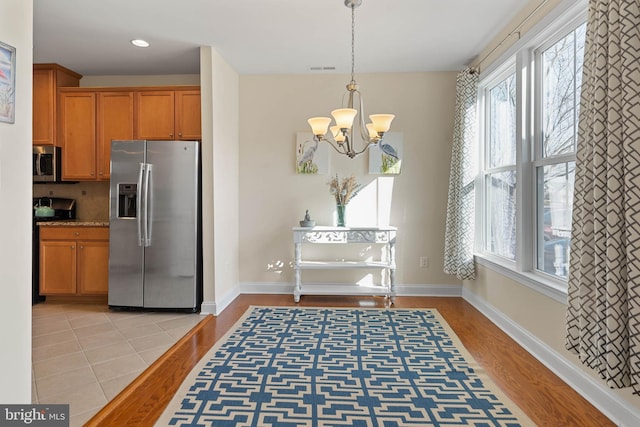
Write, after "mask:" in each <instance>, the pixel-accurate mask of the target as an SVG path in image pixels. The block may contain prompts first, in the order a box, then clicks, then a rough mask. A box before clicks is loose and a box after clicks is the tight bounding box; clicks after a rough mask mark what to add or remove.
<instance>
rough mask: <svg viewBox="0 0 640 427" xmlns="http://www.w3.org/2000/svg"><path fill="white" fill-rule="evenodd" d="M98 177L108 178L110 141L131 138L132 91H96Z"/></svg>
mask: <svg viewBox="0 0 640 427" xmlns="http://www.w3.org/2000/svg"><path fill="white" fill-rule="evenodd" d="M97 102H98V116H97V117H98V124H97V141H96V148H97V155H98V157H97V159H96V165H97V167H98V179H99V180H101V179H109V173H110V167H111V141H112V140H114V139H118V140H128V139H133V92H108V91H102V92H98V100H97Z"/></svg>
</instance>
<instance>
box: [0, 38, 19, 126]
mask: <svg viewBox="0 0 640 427" xmlns="http://www.w3.org/2000/svg"><path fill="white" fill-rule="evenodd" d="M15 87H16V48H15V47H13V46H9V45H8V44H5V43H2V42H0V122H6V123H14V122H15V112H16V110H15V100H16V92H15Z"/></svg>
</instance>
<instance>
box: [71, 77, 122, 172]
mask: <svg viewBox="0 0 640 427" xmlns="http://www.w3.org/2000/svg"><path fill="white" fill-rule="evenodd" d="M59 97H60V99H59V105H60V120H59V123H60V140H61V142H62V147H63V150H62V178H63V179H65V180H72V181H73V180H78V181H93V180H97V181H101V180H108V179H109V169H110V160H111V140H112V139H125V140H126V139H133V92H131V91H117V90H75V89H74V90H61V91H60V92H59Z"/></svg>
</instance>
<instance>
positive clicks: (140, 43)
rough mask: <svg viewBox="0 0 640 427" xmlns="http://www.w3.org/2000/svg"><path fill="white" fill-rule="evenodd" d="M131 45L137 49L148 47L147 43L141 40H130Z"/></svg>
mask: <svg viewBox="0 0 640 427" xmlns="http://www.w3.org/2000/svg"><path fill="white" fill-rule="evenodd" d="M131 44H132V45H134V46H137V47H149V43H148V42H147V41H146V40H142V39H134V40H131Z"/></svg>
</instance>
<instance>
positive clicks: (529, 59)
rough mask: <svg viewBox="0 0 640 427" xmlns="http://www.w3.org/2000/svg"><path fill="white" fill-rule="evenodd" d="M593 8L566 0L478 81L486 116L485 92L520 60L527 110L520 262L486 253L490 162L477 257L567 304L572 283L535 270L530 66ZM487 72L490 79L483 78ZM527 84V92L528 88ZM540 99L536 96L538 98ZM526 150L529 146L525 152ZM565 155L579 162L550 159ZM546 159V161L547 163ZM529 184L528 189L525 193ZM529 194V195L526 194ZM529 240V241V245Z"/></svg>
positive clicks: (479, 197)
mask: <svg viewBox="0 0 640 427" xmlns="http://www.w3.org/2000/svg"><path fill="white" fill-rule="evenodd" d="M587 12H588V1H587V0H578V1H575V0H564V1H562V2H561V3H560V4H559V5H558V6H557V7H556V8H555V9H554V10H553V11H552V12H551V13H549V14H548V15H547V16H545V17H544V18H543V19H542V20H541V21H540V22H538V24H536V25H535V26H534V27H533V28H532V29H531V30H530V31H528V32H527V33H526V34H525V35H524V36H523V37H522V38H521V39H520V40H518V41H517V42H516V43H514V45H513V46H511V47H510V48H509V49H507V50H506V51H505V52H504V53H503V54H502V55H501V56H500V57H499V58H497V59H496V60H495V61H494V62H492V63H491V64H489V65H488V66H487V67H486V68H485V69H484V70H482V73H481V76H480V84H479V94H478V100H479V114H478V117H484V113H485V110H486V101H485V99H484V98H485V90H486V89H487V87H490V85H491V84H492V83H495V82H497V81H499V79H500V78H504V76H506V75H507V73H508V71H509V70H512V69H513V66H514V63H515V70H516V80H517V84H518V88H520V90H519V91H518V93H517V100H516V102H517V103H518V105H520V106H524V108H521V109H520V114H518V115H517V117H516V141H517V147H516V150H517V158H518V160H519V161H518V162H517V163H516V172H517V183H516V186H517V187H516V188H517V194H516V206H517V208H518V209H517V214H516V236H517V241H516V261H515V262H514V261H511V260H508V259H506V258H502V257H499V256H496V255H493V254H491V253H487V252H485V251H484V248H485V247H486V245H485V244H486V242H485V241H484V240H485V235H484V233H485V229H484V222H483V215H484V213H485V212H486V206H485V204H484V194H483V193H484V183H485V176H486V173H485V166H486V165H485V164H484V163H481V164H482V167H481V170H482V173H480V174H478V177H477V179H476V188H477V189H478V190H479V191H476V206H477V207H478V209H476V224H482V225H481V226H480V227H476V253H475V260H476V262H477V263H478V264H480V265H482V266H485V267H487V268H489V269H491V270H493V271H495V272H497V273H500V274H502V275H504V276H506V277H508V278H510V279H512V280H514V281H516V282H517V283H520V284H522V285H524V286H527V287H529V288H531V289H533V290H535V291H537V292H540V293H542V294H544V295H546V296H548V297H550V298H552V299H554V300H555V301H558V302H560V303H563V304H566V303H567V282H566V280H561V279H559V278H556V277H554V276H552V275H549V274H546V273H544V272H542V271H539V270H537V269H536V268H535V261H534V258H535V254H536V238H537V237H536V205H535V200H534V197H531V196H532V195H535V193H536V180H535V179H534V171H535V167H536V166H539V165H540V163H541V162H540V161H539V159H538V156H534V151H533V150H534V149H537V147H538V142H537V140H538V137H539V135H536V134H535V130H534V122H536V121H537V118H536V117H534V112H533V111H532V107H531V104H532V103H531V102H529V100H530V99H533V98H532V97H536V98H537V97H538V94H537V92H536V88H534V87H533V86H534V85H533V84H524V85H523V84H522V83H526V82H533V77H534V71H535V70H533V69H532V68H533V67H532V66H531V64H533V59H534V55H535V50H536V49H540V48H542V47H544V46H545V45H548V44H549V43H551V42H552V40H556V39H558V38H559V34H561V33H563V32H566V31H567V28H568V27H571V26H576V25H577V24H578V23H579V22H583V21H585V20H586V17H587ZM483 76H487V78H485V79H483ZM523 88H524V90H523ZM538 101H539V100H536V102H538ZM479 135H481V136H482V140H484V137H485V126H484V120H481V121H480V126H479ZM525 148H526V150H525ZM478 151H479V155H480V159H481V161H482V159H484V152H483V151H484V143H482V144H480V150H478ZM560 158H562V160H564V159H565V158H566V159H567V160H569V161H572V160H573V161H575V154H571V155H568V156H559V157H553V158H551V159H549V160H551V163H556V162H558V161H559V160H561V159H560ZM544 163H546V160H545V161H544ZM526 188H528V189H529V191H528V192H526V193H525V192H524V191H522V190H523V189H526ZM525 195H526V196H527V197H525ZM525 242H526V244H525Z"/></svg>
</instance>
